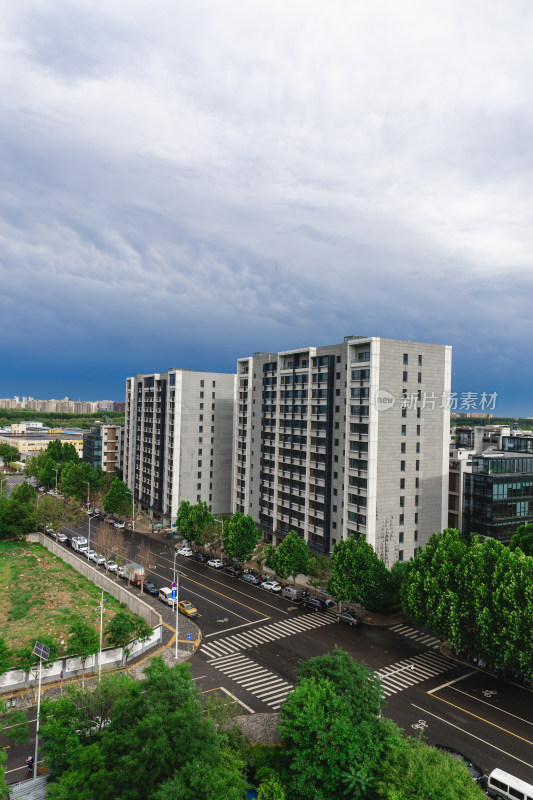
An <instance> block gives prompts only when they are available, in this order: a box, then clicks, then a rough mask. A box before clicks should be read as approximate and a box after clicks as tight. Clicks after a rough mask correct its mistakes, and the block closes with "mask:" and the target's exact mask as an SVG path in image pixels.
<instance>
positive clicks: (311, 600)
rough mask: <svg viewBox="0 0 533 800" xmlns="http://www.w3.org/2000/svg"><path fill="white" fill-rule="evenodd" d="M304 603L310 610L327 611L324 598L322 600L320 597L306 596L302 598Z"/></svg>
mask: <svg viewBox="0 0 533 800" xmlns="http://www.w3.org/2000/svg"><path fill="white" fill-rule="evenodd" d="M302 605H303V607H304V608H307V609H309V611H326V610H327V605H326V604H325V603H324V601H323V600H320V598H318V597H313V595H311V596H310V597H304V599H303V600H302Z"/></svg>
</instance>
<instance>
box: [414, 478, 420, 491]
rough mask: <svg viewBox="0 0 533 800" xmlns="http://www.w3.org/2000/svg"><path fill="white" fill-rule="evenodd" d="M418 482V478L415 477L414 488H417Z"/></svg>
mask: <svg viewBox="0 0 533 800" xmlns="http://www.w3.org/2000/svg"><path fill="white" fill-rule="evenodd" d="M419 483H420V478H415V489H418V484H419Z"/></svg>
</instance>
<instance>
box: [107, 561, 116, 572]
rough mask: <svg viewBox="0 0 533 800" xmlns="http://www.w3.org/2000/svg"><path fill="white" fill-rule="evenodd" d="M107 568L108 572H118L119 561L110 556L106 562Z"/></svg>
mask: <svg viewBox="0 0 533 800" xmlns="http://www.w3.org/2000/svg"><path fill="white" fill-rule="evenodd" d="M106 569H107V571H108V572H116V571H117V569H118V566H117V562H116V561H113V559H112V558H110V559H109V561H107V562H106Z"/></svg>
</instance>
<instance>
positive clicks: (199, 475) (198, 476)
mask: <svg viewBox="0 0 533 800" xmlns="http://www.w3.org/2000/svg"><path fill="white" fill-rule="evenodd" d="M197 478H198V480H201V478H202V473H201V472H199V473H198V475H197Z"/></svg>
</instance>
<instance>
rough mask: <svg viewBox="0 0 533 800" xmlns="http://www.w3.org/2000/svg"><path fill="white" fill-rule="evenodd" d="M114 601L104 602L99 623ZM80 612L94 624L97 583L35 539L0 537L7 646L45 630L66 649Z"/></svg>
mask: <svg viewBox="0 0 533 800" xmlns="http://www.w3.org/2000/svg"><path fill="white" fill-rule="evenodd" d="M104 597H106V598H107V597H108V595H107V594H105V593H104ZM119 607H120V606H119V603H118V601H117V600H115V599H114V598H111V599H110V601H109V602H108V603H105V614H104V627H105V625H106V624H107V623H108V622H109V620H110V619H111V618H112V617H113V616H114V615H115V613H116V612H117V610H118V609H119ZM80 618H81V619H83V620H85V621H87V622H90V623H91V624H92V625H93V626H94V628H95V630H97V631H99V630H100V590H99V589H97V588H96V587H95V586H93V584H92V583H90V582H89V581H87V580H86V579H85V578H83V577H82V576H81V575H79V574H78V573H77V572H75V570H73V569H72V568H71V567H69V566H68V565H66V564H65V563H64V562H63V561H61V559H59V558H56V557H55V556H53V555H52V554H51V553H50V552H49V551H48V550H46V549H45V548H44V547H41V545H40V544H31V543H28V542H0V632H1V633H2V635H3V636H4V637H5V640H6V644H7V645H8V647H9V648H10V649H13V650H18V649H20V648H22V647H24V646H26V645H28V644H29V643H30V642H31V644H32V645H33V643H34V642H35V640H36V639H39V636H43V635H46V634H48V635H50V636H53V637H54V639H55V640H56V641H57V642H58V643H59V645H60V651H59V655H67V654H68V639H69V632H70V627H71V625H72V623H73V622H74V621H75V620H76V619H80Z"/></svg>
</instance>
